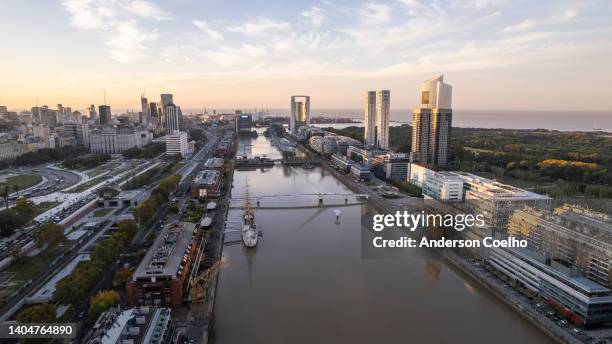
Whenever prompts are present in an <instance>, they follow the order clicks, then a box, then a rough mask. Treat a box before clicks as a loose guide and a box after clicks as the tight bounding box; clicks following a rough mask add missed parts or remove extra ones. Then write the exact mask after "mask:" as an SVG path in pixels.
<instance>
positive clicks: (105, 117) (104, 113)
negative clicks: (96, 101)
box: [98, 105, 111, 125]
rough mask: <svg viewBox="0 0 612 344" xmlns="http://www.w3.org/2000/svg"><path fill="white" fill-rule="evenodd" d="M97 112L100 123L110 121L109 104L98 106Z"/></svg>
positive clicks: (103, 123)
mask: <svg viewBox="0 0 612 344" xmlns="http://www.w3.org/2000/svg"><path fill="white" fill-rule="evenodd" d="M98 112H99V113H100V124H101V125H105V124H109V123H110V122H111V107H110V105H100V106H98Z"/></svg>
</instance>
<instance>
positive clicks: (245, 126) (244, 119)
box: [235, 113, 253, 134]
mask: <svg viewBox="0 0 612 344" xmlns="http://www.w3.org/2000/svg"><path fill="white" fill-rule="evenodd" d="M235 121H236V123H235V124H236V133H238V134H240V133H250V132H251V127H252V126H253V117H252V116H251V115H245V114H242V113H240V114H237V115H236V118H235Z"/></svg>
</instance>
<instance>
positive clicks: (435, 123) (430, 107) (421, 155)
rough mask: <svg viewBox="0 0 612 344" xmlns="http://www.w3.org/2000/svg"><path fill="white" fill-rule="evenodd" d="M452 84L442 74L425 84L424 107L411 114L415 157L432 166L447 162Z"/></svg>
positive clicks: (422, 102)
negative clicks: (446, 82) (445, 81)
mask: <svg viewBox="0 0 612 344" xmlns="http://www.w3.org/2000/svg"><path fill="white" fill-rule="evenodd" d="M451 99H452V87H451V86H450V85H448V84H445V83H444V79H443V76H442V75H440V76H438V77H436V78H433V79H431V80H427V81H425V82H424V83H423V86H422V88H421V107H420V108H418V109H415V110H414V112H413V115H412V153H411V156H412V158H413V160H416V161H420V162H424V163H427V164H432V165H446V164H447V163H448V145H449V142H450V136H451V122H452V118H453V111H452V109H451Z"/></svg>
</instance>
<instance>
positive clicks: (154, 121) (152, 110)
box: [149, 102, 162, 127]
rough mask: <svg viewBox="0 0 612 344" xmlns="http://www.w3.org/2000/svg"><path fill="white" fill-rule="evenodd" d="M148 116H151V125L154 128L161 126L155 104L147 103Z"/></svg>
mask: <svg viewBox="0 0 612 344" xmlns="http://www.w3.org/2000/svg"><path fill="white" fill-rule="evenodd" d="M149 115H150V116H151V124H152V125H155V126H156V127H157V126H160V125H161V123H162V121H161V113H160V112H159V111H158V109H157V103H153V102H151V103H149Z"/></svg>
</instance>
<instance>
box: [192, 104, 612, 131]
mask: <svg viewBox="0 0 612 344" xmlns="http://www.w3.org/2000/svg"><path fill="white" fill-rule="evenodd" d="M200 111H201V110H200ZM217 111H218V112H219V111H231V112H233V111H234V110H229V109H223V110H217ZM245 111H246V110H245ZM268 111H269V113H270V114H271V115H275V114H276V115H281V116H289V113H290V111H289V109H269V110H268ZM311 115H312V116H326V117H332V118H334V117H336V118H337V117H349V118H353V119H363V110H362V109H311ZM390 115H391V116H390V117H391V118H390V120H391V121H392V122H395V123H391V125H400V124H402V123H411V122H412V111H411V110H391V114H390ZM356 125H359V124H356ZM453 126H456V127H463V128H470V127H471V128H503V129H551V130H561V131H593V130H595V129H601V130H602V131H606V132H612V111H493V110H491V111H488V110H454V111H453Z"/></svg>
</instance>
